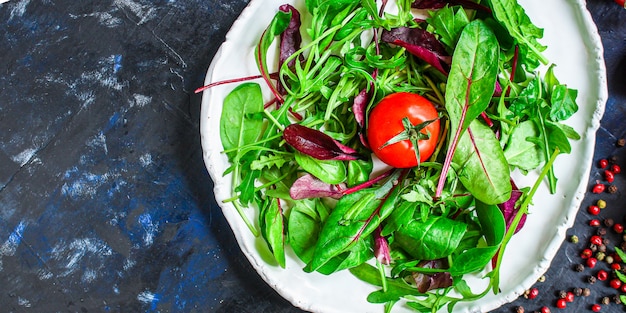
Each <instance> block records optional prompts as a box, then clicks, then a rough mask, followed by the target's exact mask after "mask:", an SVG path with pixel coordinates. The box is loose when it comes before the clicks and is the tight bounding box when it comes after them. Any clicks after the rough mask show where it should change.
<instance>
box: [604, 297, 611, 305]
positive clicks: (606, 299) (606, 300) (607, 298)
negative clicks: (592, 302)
mask: <svg viewBox="0 0 626 313" xmlns="http://www.w3.org/2000/svg"><path fill="white" fill-rule="evenodd" d="M609 303H611V299H610V298H609V297H603V298H602V304H609Z"/></svg>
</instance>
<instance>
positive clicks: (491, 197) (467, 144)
mask: <svg viewBox="0 0 626 313" xmlns="http://www.w3.org/2000/svg"><path fill="white" fill-rule="evenodd" d="M452 163H453V165H452V166H454V168H455V169H456V173H457V175H458V177H459V180H460V181H461V183H462V184H463V186H464V187H465V189H467V190H468V191H469V192H470V193H471V194H472V195H473V196H474V197H475V198H476V199H478V200H480V201H482V202H484V203H486V204H499V203H503V202H505V201H507V200H509V198H510V197H511V183H510V178H511V171H510V168H509V164H508V163H507V161H506V158H505V157H504V152H503V151H502V147H501V146H500V141H499V140H498V139H497V138H496V135H495V133H494V132H493V130H491V128H489V127H488V126H486V125H484V124H483V123H481V122H480V121H479V120H474V122H473V123H472V124H471V126H470V127H469V129H468V130H467V131H466V132H465V133H464V134H463V135H462V136H461V138H460V140H459V141H458V145H457V148H456V151H455V152H454V157H453V159H452Z"/></svg>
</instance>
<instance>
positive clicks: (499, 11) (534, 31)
mask: <svg viewBox="0 0 626 313" xmlns="http://www.w3.org/2000/svg"><path fill="white" fill-rule="evenodd" d="M489 3H490V6H491V9H492V11H493V16H494V17H495V18H496V20H498V22H500V23H501V24H502V26H504V27H505V28H506V29H507V30H508V31H509V33H510V34H511V36H512V37H513V38H515V40H517V42H518V43H520V44H522V45H524V46H525V47H527V48H528V50H529V52H530V53H532V55H533V56H534V57H535V59H537V60H539V61H540V62H541V63H542V64H548V59H546V57H545V56H544V55H543V54H542V53H541V52H543V51H544V50H545V49H546V47H545V46H543V45H542V44H540V43H539V41H538V40H539V39H541V38H543V29H541V28H539V27H537V26H536V25H535V24H533V23H532V21H531V20H530V18H529V17H528V15H526V11H525V10H524V8H523V7H522V6H521V5H519V3H517V1H515V0H489Z"/></svg>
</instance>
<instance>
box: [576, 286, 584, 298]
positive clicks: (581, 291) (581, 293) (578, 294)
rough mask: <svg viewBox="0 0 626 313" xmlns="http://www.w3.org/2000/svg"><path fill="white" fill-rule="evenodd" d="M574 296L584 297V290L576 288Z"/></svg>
mask: <svg viewBox="0 0 626 313" xmlns="http://www.w3.org/2000/svg"><path fill="white" fill-rule="evenodd" d="M574 295H575V296H577V297H580V296H582V295H583V289H582V288H580V287H576V288H574Z"/></svg>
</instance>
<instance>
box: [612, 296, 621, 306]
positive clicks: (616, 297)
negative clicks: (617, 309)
mask: <svg viewBox="0 0 626 313" xmlns="http://www.w3.org/2000/svg"><path fill="white" fill-rule="evenodd" d="M613 302H615V303H616V304H622V299H620V297H619V295H614V296H613Z"/></svg>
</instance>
